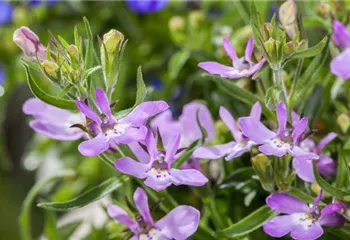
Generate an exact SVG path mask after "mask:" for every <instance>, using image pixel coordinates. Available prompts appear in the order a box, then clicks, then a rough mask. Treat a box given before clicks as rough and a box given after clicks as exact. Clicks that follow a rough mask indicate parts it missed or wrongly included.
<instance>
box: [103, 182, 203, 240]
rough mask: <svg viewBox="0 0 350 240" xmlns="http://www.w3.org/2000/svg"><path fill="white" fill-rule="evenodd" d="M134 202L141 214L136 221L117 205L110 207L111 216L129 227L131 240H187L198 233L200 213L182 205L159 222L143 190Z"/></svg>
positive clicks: (135, 197) (138, 190)
mask: <svg viewBox="0 0 350 240" xmlns="http://www.w3.org/2000/svg"><path fill="white" fill-rule="evenodd" d="M134 202H135V205H136V208H137V210H138V211H139V214H138V215H136V217H135V220H133V219H131V217H130V216H129V215H128V213H127V212H125V211H124V210H123V209H122V208H120V207H118V206H116V205H108V207H107V211H108V214H109V216H111V217H112V218H114V219H115V220H117V221H118V222H120V223H122V224H125V225H127V226H128V228H129V229H130V231H131V232H132V233H133V237H132V238H131V240H152V239H153V240H161V239H162V240H167V239H176V240H183V239H187V238H188V237H189V236H191V235H192V234H193V233H195V232H196V231H197V228H198V224H199V219H200V212H199V211H198V210H197V209H195V208H193V207H191V206H186V205H180V206H178V207H176V208H174V209H173V210H172V211H170V212H169V213H168V214H167V215H166V216H164V217H163V218H162V219H160V220H158V221H156V222H155V221H154V220H153V218H152V216H151V212H150V209H149V206H148V198H147V195H146V193H145V191H144V190H143V189H142V188H137V190H136V191H135V193H134Z"/></svg>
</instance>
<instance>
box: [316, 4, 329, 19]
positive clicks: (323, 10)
mask: <svg viewBox="0 0 350 240" xmlns="http://www.w3.org/2000/svg"><path fill="white" fill-rule="evenodd" d="M330 12H331V6H329V4H327V3H319V4H318V6H317V14H318V15H319V16H321V17H324V18H327V17H328V16H329V15H330Z"/></svg>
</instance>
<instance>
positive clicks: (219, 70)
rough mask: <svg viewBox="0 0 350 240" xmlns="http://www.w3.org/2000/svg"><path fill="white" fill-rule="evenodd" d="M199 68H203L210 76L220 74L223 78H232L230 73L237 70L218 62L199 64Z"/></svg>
mask: <svg viewBox="0 0 350 240" xmlns="http://www.w3.org/2000/svg"><path fill="white" fill-rule="evenodd" d="M198 67H200V68H202V69H203V70H205V71H207V72H208V73H210V74H218V75H220V76H221V77H227V76H230V75H231V74H230V73H231V72H232V71H234V70H235V69H234V68H233V67H229V66H226V65H223V64H220V63H217V62H201V63H199V64H198Z"/></svg>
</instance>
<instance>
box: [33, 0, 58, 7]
mask: <svg viewBox="0 0 350 240" xmlns="http://www.w3.org/2000/svg"><path fill="white" fill-rule="evenodd" d="M56 3H59V1H58V0H46V1H43V0H31V1H28V4H29V5H32V6H38V5H40V4H47V5H55V4H56Z"/></svg>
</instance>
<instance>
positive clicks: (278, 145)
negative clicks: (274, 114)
mask: <svg viewBox="0 0 350 240" xmlns="http://www.w3.org/2000/svg"><path fill="white" fill-rule="evenodd" d="M269 143H270V144H271V145H272V146H274V147H276V148H280V149H290V148H291V145H290V144H289V143H287V142H284V141H282V140H281V139H280V138H274V139H271V140H269Z"/></svg>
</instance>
